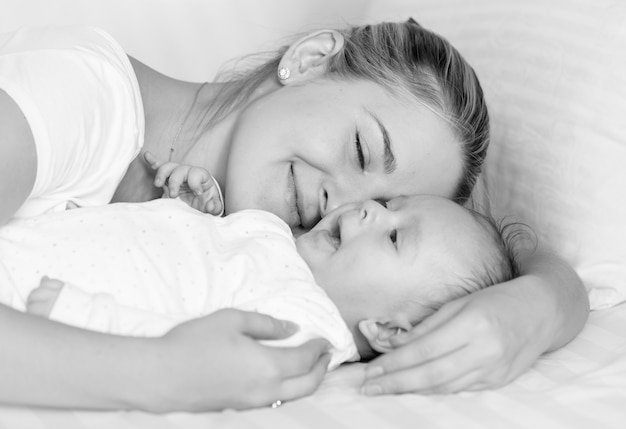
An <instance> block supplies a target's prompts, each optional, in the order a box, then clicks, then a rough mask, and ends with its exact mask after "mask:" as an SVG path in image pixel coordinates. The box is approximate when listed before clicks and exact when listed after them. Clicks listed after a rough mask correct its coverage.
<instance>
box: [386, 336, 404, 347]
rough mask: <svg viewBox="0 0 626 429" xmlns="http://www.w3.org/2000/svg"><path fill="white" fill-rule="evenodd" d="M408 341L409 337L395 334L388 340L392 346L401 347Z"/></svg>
mask: <svg viewBox="0 0 626 429" xmlns="http://www.w3.org/2000/svg"><path fill="white" fill-rule="evenodd" d="M408 340H409V336H408V335H406V334H397V335H394V336H393V337H391V338H390V339H389V341H390V342H391V344H392V345H393V346H402V345H404V344H406V343H407V342H408Z"/></svg>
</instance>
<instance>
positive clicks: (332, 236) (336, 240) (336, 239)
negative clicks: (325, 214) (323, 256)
mask: <svg viewBox="0 0 626 429" xmlns="http://www.w3.org/2000/svg"><path fill="white" fill-rule="evenodd" d="M328 238H329V240H330V244H332V246H333V247H334V248H335V250H337V249H339V246H341V228H339V224H338V223H335V225H334V226H333V228H332V229H330V230H329V231H328Z"/></svg>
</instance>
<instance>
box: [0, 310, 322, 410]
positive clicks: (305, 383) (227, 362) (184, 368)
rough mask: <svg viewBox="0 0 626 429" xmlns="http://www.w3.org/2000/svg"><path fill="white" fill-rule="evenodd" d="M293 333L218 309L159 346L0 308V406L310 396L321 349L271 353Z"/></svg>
mask: <svg viewBox="0 0 626 429" xmlns="http://www.w3.org/2000/svg"><path fill="white" fill-rule="evenodd" d="M291 333H293V327H290V326H289V325H285V324H284V323H282V322H280V321H276V320H275V319H272V318H270V317H268V316H263V315H260V314H256V313H246V312H240V311H236V310H225V311H220V312H217V313H214V314H213V315H211V316H207V317H205V318H201V319H196V320H193V321H190V322H186V323H183V324H181V325H179V326H177V327H175V328H174V329H172V330H171V331H170V332H168V333H167V334H166V335H165V336H163V337H160V338H132V337H119V336H113V335H106V334H100V333H95V332H90V331H85V330H81V329H78V328H73V327H70V326H67V325H63V324H60V323H56V322H52V321H49V320H47V319H44V318H41V317H37V316H31V315H28V314H25V313H21V312H18V311H16V310H13V309H11V308H9V307H6V306H4V305H1V304H0V341H1V342H2V344H4V345H5V347H3V348H2V352H1V353H0V380H2V383H0V402H1V403H5V404H17V405H27V406H45V407H62V408H83V409H141V410H146V411H153V412H168V411H180V410H183V411H207V410H220V409H223V408H250V407H257V406H264V405H269V404H271V403H272V402H274V401H276V400H277V399H280V400H283V401H284V400H289V399H293V398H297V397H300V396H303V395H307V394H310V393H311V392H313V391H314V390H315V388H316V387H317V386H318V385H319V383H320V382H321V380H322V378H323V375H324V374H325V372H326V367H327V365H328V361H329V358H328V356H327V354H325V351H326V348H327V343H326V342H325V341H322V340H314V341H311V342H309V343H306V344H305V345H303V346H301V347H297V348H284V349H281V348H273V347H266V346H262V345H260V344H259V342H258V340H259V339H278V338H284V337H286V336H289V335H290V334H291Z"/></svg>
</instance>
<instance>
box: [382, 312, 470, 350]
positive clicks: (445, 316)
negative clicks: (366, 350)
mask: <svg viewBox="0 0 626 429" xmlns="http://www.w3.org/2000/svg"><path fill="white" fill-rule="evenodd" d="M459 303H460V302H457V301H452V302H450V303H448V304H447V305H444V306H443V307H442V308H441V309H440V310H439V311H437V312H436V313H434V314H432V315H430V316H428V317H427V318H426V319H424V320H422V321H421V322H420V323H419V324H418V325H416V326H415V327H413V329H411V330H410V331H408V332H404V333H401V334H398V335H394V336H393V337H392V338H390V342H391V345H392V346H394V347H400V346H402V345H404V344H407V343H410V342H411V341H414V340H416V339H417V338H420V337H422V336H424V335H426V334H428V333H430V332H433V331H434V330H436V329H438V328H439V327H441V326H444V325H445V324H446V323H449V322H450V321H451V320H454V318H455V317H456V316H457V314H458V313H459V312H460V311H461V310H462V309H463V307H462V306H461V305H458V304H459Z"/></svg>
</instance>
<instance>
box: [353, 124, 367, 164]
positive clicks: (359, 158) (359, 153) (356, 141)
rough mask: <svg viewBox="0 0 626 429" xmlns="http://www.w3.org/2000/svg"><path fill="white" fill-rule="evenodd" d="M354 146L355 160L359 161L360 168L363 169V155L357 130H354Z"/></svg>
mask: <svg viewBox="0 0 626 429" xmlns="http://www.w3.org/2000/svg"><path fill="white" fill-rule="evenodd" d="M354 146H355V147H356V158H357V162H358V163H359V167H361V170H365V156H364V155H363V147H361V136H360V135H359V132H358V131H357V132H356V135H355V138H354Z"/></svg>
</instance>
